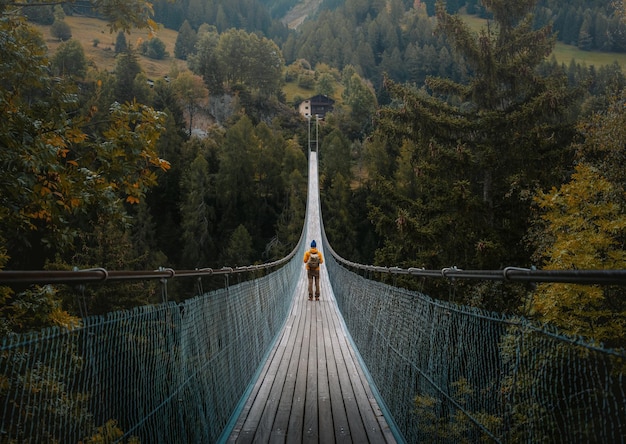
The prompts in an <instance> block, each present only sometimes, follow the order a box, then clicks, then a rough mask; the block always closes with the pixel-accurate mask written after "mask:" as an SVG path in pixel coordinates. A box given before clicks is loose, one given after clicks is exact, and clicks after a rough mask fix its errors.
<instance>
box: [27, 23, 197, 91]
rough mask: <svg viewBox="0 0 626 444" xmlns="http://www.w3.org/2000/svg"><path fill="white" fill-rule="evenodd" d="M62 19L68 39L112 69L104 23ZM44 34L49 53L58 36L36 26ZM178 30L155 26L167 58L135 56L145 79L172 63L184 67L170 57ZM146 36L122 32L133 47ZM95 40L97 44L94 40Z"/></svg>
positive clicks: (167, 69)
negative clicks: (65, 25)
mask: <svg viewBox="0 0 626 444" xmlns="http://www.w3.org/2000/svg"><path fill="white" fill-rule="evenodd" d="M65 21H66V22H67V24H68V25H69V26H70V28H71V29H72V38H73V39H76V40H78V41H79V42H81V44H82V45H83V49H84V50H85V56H86V57H87V59H88V60H89V61H90V62H91V63H93V64H94V65H95V66H96V67H97V68H98V69H100V70H107V71H112V70H113V69H115V51H114V48H115V39H116V37H117V34H116V33H111V32H109V28H108V27H107V22H106V21H103V20H98V19H95V18H89V17H77V16H68V17H66V19H65ZM36 28H37V29H39V30H40V31H41V33H42V34H43V36H44V40H45V42H46V45H48V48H49V50H50V54H54V52H55V51H56V49H57V47H58V46H59V45H60V44H61V42H60V41H59V40H58V39H55V38H54V37H52V36H51V35H50V26H40V25H36ZM177 35H178V32H176V31H173V30H171V29H165V28H162V29H159V30H158V31H157V33H156V36H157V37H158V38H159V39H161V40H162V41H163V43H165V48H166V51H167V52H168V53H169V56H168V57H165V58H164V59H163V60H154V59H150V58H148V57H144V56H141V55H140V56H139V62H140V63H141V66H142V68H143V70H144V72H145V73H146V76H147V77H148V78H153V79H156V78H159V77H163V76H165V75H167V73H168V72H170V69H171V65H172V63H176V64H177V65H178V66H179V67H180V68H184V67H185V66H186V63H185V62H184V61H182V60H178V59H176V58H174V44H175V43H176V36H177ZM148 38H150V36H149V34H148V32H147V31H145V30H136V31H133V32H132V33H131V34H127V35H126V41H127V42H128V43H129V44H131V45H132V46H133V47H137V46H138V45H139V44H140V43H141V41H142V40H145V39H148ZM95 40H98V44H97V46H95V45H94V41H95Z"/></svg>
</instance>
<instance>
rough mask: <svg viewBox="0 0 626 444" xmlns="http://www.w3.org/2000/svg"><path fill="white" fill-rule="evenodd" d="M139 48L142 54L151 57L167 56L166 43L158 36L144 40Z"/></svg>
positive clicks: (160, 57) (157, 58)
mask: <svg viewBox="0 0 626 444" xmlns="http://www.w3.org/2000/svg"><path fill="white" fill-rule="evenodd" d="M139 50H140V51H141V54H142V55H145V56H146V57H150V58H151V59H156V60H162V59H164V58H165V57H166V56H167V52H166V51H165V43H163V40H161V39H160V38H158V37H153V38H151V39H150V40H147V41H144V42H142V43H141V46H140V48H139Z"/></svg>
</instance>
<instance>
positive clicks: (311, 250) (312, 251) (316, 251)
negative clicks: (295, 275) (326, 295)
mask: <svg viewBox="0 0 626 444" xmlns="http://www.w3.org/2000/svg"><path fill="white" fill-rule="evenodd" d="M311 253H317V255H318V256H319V257H320V265H322V264H323V263H324V257H323V256H322V253H321V252H320V251H319V250H318V249H317V248H311V249H310V250H307V251H305V252H304V263H305V264H306V269H307V270H308V269H309V264H307V262H309V257H311Z"/></svg>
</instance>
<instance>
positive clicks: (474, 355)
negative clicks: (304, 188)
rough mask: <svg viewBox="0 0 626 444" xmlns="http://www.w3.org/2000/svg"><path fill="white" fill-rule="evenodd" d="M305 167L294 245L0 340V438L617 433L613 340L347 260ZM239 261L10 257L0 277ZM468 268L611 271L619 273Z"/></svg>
mask: <svg viewBox="0 0 626 444" xmlns="http://www.w3.org/2000/svg"><path fill="white" fill-rule="evenodd" d="M317 180H318V173H317V152H316V151H311V152H310V162H309V194H308V204H307V216H306V222H305V225H304V229H303V233H302V237H301V240H300V243H299V245H298V246H297V247H296V249H295V250H294V251H293V252H292V253H291V254H290V255H288V256H287V257H286V258H284V259H282V260H280V261H277V262H276V263H272V264H265V265H263V266H255V267H242V268H243V269H244V270H246V271H249V270H252V271H255V270H265V269H268V270H269V269H271V270H273V271H271V272H269V271H268V272H267V273H259V275H258V277H256V278H255V279H251V280H247V281H244V282H239V283H237V284H234V285H233V284H230V283H229V284H228V285H225V287H224V288H222V289H219V290H214V291H211V292H208V293H203V294H199V295H198V296H196V297H193V298H190V299H188V300H186V301H185V302H184V303H180V304H177V303H173V302H164V303H163V304H160V305H155V306H146V307H140V308H137V309H135V310H132V311H124V312H115V313H110V314H108V315H106V316H92V317H87V318H84V319H82V321H81V323H80V325H78V326H75V327H74V328H52V329H46V330H44V331H40V332H33V333H29V334H23V335H9V336H7V337H5V338H3V340H2V343H1V344H0V345H1V347H0V420H1V423H0V442H3V443H4V442H7V443H13V442H15V443H18V442H33V443H34V442H37V443H39V442H58V443H78V442H143V443H210V442H220V443H238V442H319V443H332V442H354V443H366V442H370V443H392V442H411V443H413V442H442V443H453V442H479V441H486V442H516V443H517V442H528V443H534V442H563V443H575V442H603V443H604V442H606V443H608V442H611V443H613V442H616V443H617V442H624V440H625V437H626V396H625V391H626V388H625V387H626V384H625V382H626V381H625V380H624V373H625V370H626V353H624V351H616V350H610V349H605V348H603V347H602V346H600V345H597V344H592V343H587V342H585V341H583V340H582V339H580V338H573V337H568V336H566V335H563V334H561V333H559V332H558V331H556V330H555V329H553V328H550V327H545V326H538V325H535V324H533V323H532V322H530V321H528V320H525V319H523V318H517V317H508V316H505V315H501V314H497V313H488V312H485V311H481V310H478V309H475V308H471V307H462V306H458V305H454V304H449V303H446V302H443V301H437V300H433V299H431V298H429V297H428V296H427V295H424V294H421V293H418V292H411V291H408V290H405V289H402V288H396V287H394V286H391V285H387V284H384V283H381V282H377V281H373V280H370V279H367V278H365V277H364V276H361V275H360V274H358V273H356V272H354V271H351V266H353V265H355V264H352V263H350V262H348V261H346V260H344V259H342V258H340V257H338V256H336V255H335V254H334V252H333V251H332V248H331V246H330V245H329V244H328V242H327V241H326V239H325V236H324V230H323V225H322V218H321V214H320V209H319V208H320V207H319V193H318V183H317ZM312 239H316V240H317V242H318V245H320V246H321V248H320V249H321V250H322V252H323V253H324V258H325V262H324V264H323V265H322V268H321V284H322V289H321V300H320V301H319V302H316V301H309V300H308V297H307V288H306V285H307V279H306V274H305V273H306V272H305V270H304V264H303V263H302V257H303V254H304V251H305V249H306V247H307V246H308V245H309V243H310V241H311V240H312ZM374 269H375V270H379V271H380V268H374ZM234 271H237V270H232V269H222V270H194V271H183V272H175V271H173V270H169V269H164V270H158V271H156V272H146V273H145V274H142V273H129V272H114V271H107V270H103V269H95V270H83V271H78V272H43V273H28V272H10V271H6V272H1V273H0V282H1V283H11V282H18V281H20V282H40V283H50V282H52V283H54V282H81V281H84V282H92V281H107V280H125V279H147V278H151V279H161V280H163V281H166V280H167V279H170V278H174V277H179V276H183V277H194V276H197V277H198V279H201V276H203V275H206V274H218V273H232V272H234ZM384 271H385V272H390V273H391V272H398V273H405V274H419V273H421V274H422V275H423V276H426V277H428V276H430V275H431V274H432V275H433V277H434V276H435V275H437V274H438V275H439V276H438V277H442V276H443V277H444V278H447V277H450V276H459V277H462V276H463V274H464V273H465V272H463V271H462V270H457V269H447V270H443V271H441V272H429V271H426V270H414V269H409V270H401V269H396V270H390V269H384ZM433 273H434V274H433ZM473 274H476V275H477V276H474V277H478V278H481V279H518V280H522V281H523V280H528V281H542V280H556V281H559V280H565V281H569V280H573V281H577V280H579V281H583V282H584V281H593V282H607V283H624V272H623V271H615V272H589V273H586V274H585V273H580V272H573V273H571V274H568V273H567V272H566V273H562V274H559V275H558V276H555V275H553V274H551V273H547V274H546V273H541V272H536V271H533V270H524V269H506V270H502V271H496V272H476V273H472V272H469V275H473Z"/></svg>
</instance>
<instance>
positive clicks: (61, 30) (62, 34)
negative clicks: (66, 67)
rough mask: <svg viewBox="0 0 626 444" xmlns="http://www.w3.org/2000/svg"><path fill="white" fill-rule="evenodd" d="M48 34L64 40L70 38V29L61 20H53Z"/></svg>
mask: <svg viewBox="0 0 626 444" xmlns="http://www.w3.org/2000/svg"><path fill="white" fill-rule="evenodd" d="M50 34H52V37H54V38H57V39H59V40H61V41H63V42H65V41H66V40H69V39H71V38H72V29H71V28H70V25H68V24H67V23H65V22H64V21H63V20H55V21H54V23H53V24H52V26H51V27H50Z"/></svg>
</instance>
